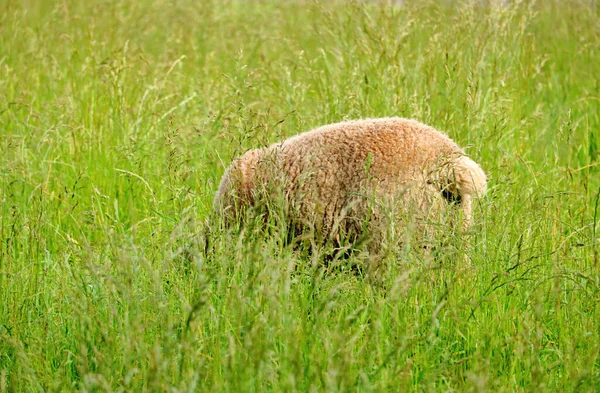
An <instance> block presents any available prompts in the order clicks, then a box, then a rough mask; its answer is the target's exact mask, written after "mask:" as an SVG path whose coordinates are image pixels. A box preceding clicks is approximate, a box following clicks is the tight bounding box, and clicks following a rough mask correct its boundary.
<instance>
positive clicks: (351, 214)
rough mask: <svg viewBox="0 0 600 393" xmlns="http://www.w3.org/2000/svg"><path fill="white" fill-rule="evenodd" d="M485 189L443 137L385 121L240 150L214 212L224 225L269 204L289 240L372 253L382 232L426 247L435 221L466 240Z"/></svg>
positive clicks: (407, 122)
mask: <svg viewBox="0 0 600 393" xmlns="http://www.w3.org/2000/svg"><path fill="white" fill-rule="evenodd" d="M486 190H487V179H486V175H485V173H484V171H483V170H482V169H481V167H480V166H479V165H478V164H477V163H475V162H474V161H473V160H472V159H470V158H469V157H467V156H466V155H465V153H464V152H463V150H462V149H461V148H460V147H459V146H458V145H457V144H456V143H455V142H454V141H452V140H451V139H450V138H449V137H448V136H446V135H445V134H443V133H441V132H439V131H437V130H435V129H434V128H432V127H430V126H427V125H425V124H423V123H420V122H418V121H416V120H411V119H405V118H397V117H394V118H380V119H364V120H354V121H346V122H342V123H337V124H330V125H326V126H322V127H319V128H316V129H314V130H312V131H308V132H305V133H302V134H299V135H296V136H294V137H292V138H290V139H287V140H285V141H283V142H279V143H275V144H273V145H271V146H269V147H266V148H261V149H255V150H251V151H248V152H246V153H245V154H244V155H242V156H241V157H239V158H238V159H236V160H234V161H233V162H232V163H231V165H230V166H229V168H227V170H226V172H225V174H224V175H223V177H222V179H221V183H220V185H219V189H218V191H217V193H216V196H215V200H214V207H215V209H216V211H217V212H218V214H219V215H221V216H222V217H223V219H224V222H225V223H226V225H231V224H232V223H234V222H239V221H240V220H242V218H244V217H245V216H246V215H247V214H248V211H254V212H255V213H257V214H259V215H263V216H266V215H267V214H269V212H270V211H271V210H272V205H273V204H275V205H277V206H279V207H281V208H283V215H284V217H285V219H286V220H287V222H286V225H288V227H289V228H291V229H292V230H293V233H294V234H301V233H310V234H312V235H313V236H314V239H316V240H317V243H321V244H323V243H326V242H329V241H331V242H333V244H334V245H336V246H340V245H341V244H342V243H343V242H344V240H345V241H347V242H350V243H351V244H352V242H358V240H359V239H364V238H365V237H364V236H363V235H365V234H366V235H368V239H369V240H368V241H366V244H367V249H369V250H370V251H372V252H377V251H378V250H379V248H380V247H381V246H382V242H384V241H385V239H386V238H387V237H386V236H387V234H389V232H390V229H394V230H395V231H398V230H400V231H403V232H407V231H412V232H415V233H420V234H421V235H422V236H425V237H427V236H428V238H429V240H432V241H435V237H437V236H440V231H441V232H443V231H444V229H443V228H444V226H443V225H439V223H440V222H441V221H443V220H449V221H450V223H451V225H454V226H455V227H459V228H460V229H461V230H462V231H467V230H468V229H469V228H470V226H471V223H472V210H473V207H472V206H473V200H474V198H478V197H481V196H483V195H484V194H485V193H486ZM270 206H271V207H270ZM452 212H454V213H459V214H452ZM448 217H450V218H448ZM461 220H462V222H461ZM440 228H441V229H440ZM400 237H401V236H400Z"/></svg>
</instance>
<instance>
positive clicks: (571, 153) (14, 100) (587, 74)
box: [0, 0, 600, 392]
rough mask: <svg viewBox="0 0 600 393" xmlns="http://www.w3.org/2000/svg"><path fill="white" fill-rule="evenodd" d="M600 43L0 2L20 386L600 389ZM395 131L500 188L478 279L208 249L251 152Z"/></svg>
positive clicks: (265, 5)
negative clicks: (445, 139) (320, 137)
mask: <svg viewBox="0 0 600 393" xmlns="http://www.w3.org/2000/svg"><path fill="white" fill-rule="evenodd" d="M599 48H600V8H599V6H598V3H597V2H595V1H591V2H590V1H583V0H582V1H575V0H571V1H551V0H549V1H540V2H538V3H532V2H529V1H520V2H516V3H512V2H509V4H506V5H503V4H500V3H499V4H497V3H495V2H490V3H489V4H488V3H486V2H453V3H451V4H450V3H446V2H443V1H441V2H429V1H426V2H406V4H404V5H402V6H400V5H396V6H392V5H389V4H387V3H383V2H374V3H351V4H350V3H329V2H323V3H314V2H288V1H279V2H270V1H265V2H252V3H248V2H241V1H239V2H238V1H189V0H180V1H176V2H172V1H166V0H136V1H130V0H126V1H111V0H108V1H106V0H92V1H88V2H75V1H70V0H65V1H62V2H50V1H47V2H43V1H32V0H29V1H20V2H18V1H13V0H0V153H1V154H0V175H1V176H0V392H21V391H69V390H81V391H151V392H154V391H165V392H166V391H169V392H176V391H177V392H179V391H182V392H183V391H210V392H217V391H232V392H267V391H285V392H290V391H311V392H312V391H328V392H337V391H340V392H342V391H361V392H370V391H372V392H381V391H394V392H396V391H492V392H503V391H504V392H529V391H535V392H556V391H565V392H566V391H573V392H598V391H600V306H599V303H600V263H599V252H600V226H599V217H600V205H599V195H600V194H599V193H600V171H599V166H598V165H599V163H600V95H599V94H600V93H599V92H600V78H599V76H600V50H599ZM381 116H404V117H413V118H416V119H418V120H421V121H423V122H425V123H428V124H431V125H432V126H434V127H436V128H438V129H440V130H444V131H446V132H447V133H448V134H449V135H450V136H451V137H452V138H454V139H455V140H456V141H457V142H458V143H459V144H461V145H463V146H466V148H467V151H468V153H469V154H470V155H471V156H472V157H473V158H474V159H475V160H476V161H477V162H480V163H481V164H482V166H483V167H484V168H485V170H486V172H487V173H488V174H489V176H490V193H489V195H488V196H487V197H486V198H485V199H483V200H482V201H481V203H480V204H479V205H478V206H477V209H476V213H475V214H476V219H477V220H478V224H477V228H476V233H475V235H474V237H473V239H471V240H472V245H471V247H470V249H469V250H468V251H466V252H467V253H468V254H469V257H470V258H471V260H472V262H473V265H474V269H473V270H465V269H463V268H462V266H461V262H460V261H461V260H462V259H460V258H458V257H456V255H447V256H444V257H442V260H441V263H438V264H434V265H431V264H430V263H426V262H424V261H422V260H420V259H419V258H417V257H416V256H415V255H413V254H412V253H410V252H404V251H402V250H398V253H397V257H396V258H392V259H389V260H388V261H387V264H386V267H385V271H384V274H383V279H382V280H383V282H382V283H380V285H374V284H372V283H371V282H369V281H368V280H365V279H363V278H362V277H360V275H357V274H354V273H352V272H349V271H346V270H343V269H341V270H339V271H335V272H329V271H326V270H325V269H323V268H319V267H318V263H317V264H315V263H313V262H314V261H312V260H310V259H307V258H303V257H298V256H297V255H296V254H295V253H294V251H293V250H290V249H289V247H286V246H285V245H284V244H283V243H282V242H281V241H280V240H279V239H278V238H277V237H276V236H273V237H265V236H262V237H261V236H259V235H256V234H246V235H242V236H235V235H234V234H227V233H221V234H220V235H219V236H216V237H215V239H213V240H214V250H213V252H212V253H210V254H208V255H204V254H203V253H202V242H203V237H204V232H203V225H202V222H203V221H204V220H205V219H206V217H207V216H208V214H209V212H210V209H211V204H212V198H213V195H214V191H215V190H216V187H217V184H218V181H219V179H220V176H221V174H222V173H223V171H224V168H225V166H226V165H228V163H229V161H230V160H231V159H232V158H233V157H234V156H236V155H239V154H241V153H242V152H244V151H245V150H246V149H249V148H253V147H258V146H263V145H265V144H267V143H270V142H273V141H276V140H279V139H281V138H283V137H286V136H290V135H294V134H296V133H298V132H300V131H303V130H308V129H310V128H313V127H315V126H318V125H321V124H326V123H331V122H335V121H340V120H343V119H350V118H360V117H381ZM316 262H318V261H316Z"/></svg>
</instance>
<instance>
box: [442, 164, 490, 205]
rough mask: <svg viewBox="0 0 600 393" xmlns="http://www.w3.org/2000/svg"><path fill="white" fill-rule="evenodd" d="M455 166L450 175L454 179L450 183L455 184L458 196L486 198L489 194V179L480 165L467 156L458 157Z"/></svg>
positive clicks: (449, 180)
mask: <svg viewBox="0 0 600 393" xmlns="http://www.w3.org/2000/svg"><path fill="white" fill-rule="evenodd" d="M453 164H454V165H453V170H452V171H451V172H450V173H449V175H450V176H452V178H451V179H448V182H449V183H450V184H452V183H454V187H456V191H457V192H458V194H459V195H460V196H461V197H463V198H464V197H466V196H470V197H473V198H480V197H482V196H484V195H485V193H486V192H487V177H486V175H485V172H484V171H483V169H481V167H480V166H479V164H477V163H476V162H475V161H473V160H472V159H470V158H469V157H467V156H465V155H461V156H460V157H458V159H457V160H456V161H454V163H453Z"/></svg>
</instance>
